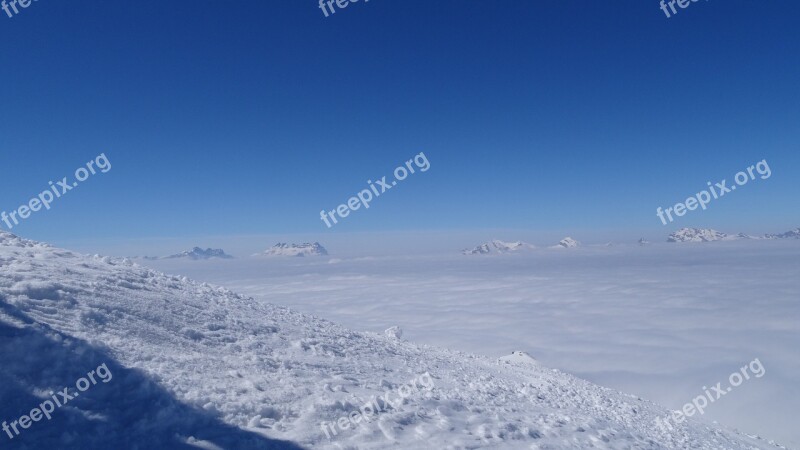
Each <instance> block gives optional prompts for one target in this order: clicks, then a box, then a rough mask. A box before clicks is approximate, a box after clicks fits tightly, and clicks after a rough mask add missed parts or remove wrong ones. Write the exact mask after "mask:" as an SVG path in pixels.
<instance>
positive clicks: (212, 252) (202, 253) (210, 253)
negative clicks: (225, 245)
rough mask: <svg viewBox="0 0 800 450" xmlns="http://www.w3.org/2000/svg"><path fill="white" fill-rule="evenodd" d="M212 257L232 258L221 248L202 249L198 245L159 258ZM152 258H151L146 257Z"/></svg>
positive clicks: (192, 258)
mask: <svg viewBox="0 0 800 450" xmlns="http://www.w3.org/2000/svg"><path fill="white" fill-rule="evenodd" d="M212 258H219V259H232V258H233V256H231V255H229V254H227V253H225V251H224V250H222V249H221V248H207V249H205V250H203V249H202V248H200V247H194V248H193V249H191V250H187V251H185V252H183V253H176V254H174V255H169V256H164V257H163V258H160V259H191V260H200V259H212ZM148 259H152V258H148Z"/></svg>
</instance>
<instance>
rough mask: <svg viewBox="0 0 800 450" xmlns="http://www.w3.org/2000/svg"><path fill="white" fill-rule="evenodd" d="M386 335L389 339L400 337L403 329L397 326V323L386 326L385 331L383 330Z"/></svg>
mask: <svg viewBox="0 0 800 450" xmlns="http://www.w3.org/2000/svg"><path fill="white" fill-rule="evenodd" d="M383 334H385V335H386V337H388V338H391V339H400V338H402V337H403V330H402V329H401V328H400V327H398V326H397V325H395V326H393V327H390V328H387V329H386V331H384V332H383Z"/></svg>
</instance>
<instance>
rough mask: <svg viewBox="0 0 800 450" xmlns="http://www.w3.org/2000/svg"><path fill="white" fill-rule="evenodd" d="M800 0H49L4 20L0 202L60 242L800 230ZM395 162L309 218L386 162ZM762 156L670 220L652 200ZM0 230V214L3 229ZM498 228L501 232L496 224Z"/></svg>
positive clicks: (680, 195) (667, 202) (24, 230)
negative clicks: (405, 170)
mask: <svg viewBox="0 0 800 450" xmlns="http://www.w3.org/2000/svg"><path fill="white" fill-rule="evenodd" d="M798 13H800V4H799V3H797V2H796V1H789V0H778V1H772V2H754V1H739V0H731V1H725V2H722V1H707V2H698V3H692V4H691V5H690V6H689V8H687V9H685V10H681V11H680V12H679V14H677V15H675V16H673V17H671V18H669V19H668V18H666V17H665V15H664V13H663V12H662V11H661V10H660V9H659V5H658V2H657V1H651V0H625V1H614V2H612V1H605V2H598V1H588V0H581V1H577V0H561V1H558V2H545V1H504V2H466V1H463V0H459V1H456V0H439V1H436V2H432V1H392V2H390V1H379V0H372V1H370V2H368V3H365V2H363V1H362V2H359V3H356V4H352V5H350V6H348V7H347V8H346V9H343V10H339V11H338V12H337V13H336V14H334V15H333V16H331V17H328V18H326V17H324V15H323V14H322V12H321V11H320V9H319V8H318V6H317V3H316V2H313V1H310V0H296V1H291V2H288V1H287V2H273V1H263V0H261V1H256V0H243V1H236V2H208V1H201V2H189V1H185V0H176V1H172V2H155V1H140V2H77V1H72V2H57V1H50V0H41V1H38V2H35V3H33V4H32V5H31V6H30V7H28V8H27V9H24V10H22V11H21V12H20V14H18V15H16V16H15V17H13V18H8V17H7V16H6V15H5V14H4V13H2V12H0V42H2V50H0V67H2V68H3V77H2V81H3V85H4V88H3V89H2V97H0V111H2V113H3V118H4V120H2V121H0V136H2V139H1V140H0V171H2V178H0V185H1V186H2V189H0V210H5V211H11V210H13V209H15V208H17V207H18V206H19V205H21V204H23V203H27V201H28V199H30V198H31V197H33V196H35V195H37V194H38V193H39V192H41V191H42V190H44V189H46V188H47V187H48V181H51V180H53V181H56V180H59V179H61V177H63V176H71V175H72V173H73V172H74V171H75V169H76V168H78V167H80V166H82V165H84V164H85V163H86V162H87V161H89V160H91V159H93V158H94V157H95V156H97V155H98V154H100V153H105V154H106V155H107V156H108V159H109V160H110V161H111V163H112V170H111V171H109V172H108V173H105V174H98V175H95V176H93V177H91V178H90V179H89V180H87V181H86V182H84V183H83V184H82V185H81V186H80V187H79V188H77V189H74V190H73V191H71V192H70V193H69V195H67V196H65V197H63V198H61V199H58V200H57V201H56V202H54V204H53V208H52V209H51V210H49V211H41V212H37V213H35V214H33V215H32V216H31V217H30V218H28V219H27V220H25V221H23V223H21V224H20V225H19V226H17V227H15V228H14V229H13V230H12V231H14V232H15V233H18V234H20V235H23V236H26V237H31V238H35V239H41V240H47V241H51V242H56V243H60V242H66V241H70V240H92V239H102V240H104V242H111V241H114V240H117V241H120V240H126V239H147V238H157V237H176V236H181V237H187V236H188V237H191V236H247V235H290V234H302V235H304V236H308V237H309V238H315V239H316V240H321V241H325V240H326V239H334V238H335V239H340V240H341V239H344V237H346V236H350V235H353V236H355V235H358V234H359V233H383V232H387V233H388V232H392V233H398V232H399V233H411V232H415V231H430V232H435V233H445V232H448V231H452V230H457V231H458V232H474V233H475V235H476V236H477V235H479V234H484V235H486V237H487V238H489V237H492V236H489V232H488V231H484V230H521V231H524V233H536V232H542V233H553V234H554V235H558V234H574V233H580V232H582V231H583V232H585V231H586V230H595V231H597V230H605V231H606V232H608V233H609V234H615V235H628V234H629V235H630V236H633V237H637V238H638V236H639V235H646V234H649V235H653V236H661V235H666V233H668V232H669V231H672V230H674V229H675V228H678V227H680V226H703V227H714V228H718V229H722V230H724V231H731V232H738V231H748V232H756V233H763V232H780V231H786V230H787V229H789V228H795V227H797V226H800V220H798V219H799V218H798V215H797V211H798V206H800V204H798V195H797V194H798V183H797V180H798V179H799V178H800V177H798V175H800V173H798V172H799V169H800V164H798V162H800V161H799V160H800V157H798V143H800V126H798V123H800V121H799V120H798V119H800V83H798V80H800V58H798V55H800V35H798V33H797V26H796V18H797V17H798ZM421 151H423V152H425V154H426V155H427V157H428V159H429V161H430V163H431V169H430V170H429V171H427V172H425V173H418V174H416V175H413V176H411V177H409V179H407V180H406V181H404V182H403V183H402V184H401V185H400V186H398V187H397V188H396V189H394V190H392V191H391V192H388V193H386V194H385V195H384V196H382V197H380V198H379V199H377V200H376V201H374V202H373V205H372V207H371V208H370V209H369V210H367V211H365V210H360V211H357V212H354V213H352V214H351V215H350V216H349V217H347V218H346V219H344V220H343V221H341V222H340V224H338V225H336V226H335V227H334V228H332V229H330V230H329V229H327V228H326V227H325V226H324V224H323V223H322V222H321V221H320V219H319V211H320V210H321V209H323V208H324V209H328V210H330V209H334V208H335V207H336V206H337V205H339V204H340V203H344V202H346V201H347V199H348V198H349V197H351V196H353V195H354V194H356V193H357V192H358V191H360V190H362V189H364V188H365V187H366V180H368V179H372V180H374V179H377V178H380V177H381V176H383V175H390V174H391V171H392V170H393V169H394V167H396V166H397V165H400V164H402V163H403V162H404V161H406V160H408V159H410V158H411V157H413V156H414V155H416V154H417V153H419V152H421ZM762 159H767V161H768V162H769V165H770V167H771V169H772V172H773V174H772V177H771V178H770V179H768V180H759V181H755V182H752V183H750V184H748V185H747V186H746V187H744V188H742V189H740V190H738V191H736V192H735V193H733V194H731V195H730V196H726V197H725V198H724V199H720V200H719V201H717V202H714V203H713V204H712V205H711V206H710V207H709V209H708V210H707V211H695V212H692V213H690V214H688V215H687V216H685V217H683V218H681V219H680V220H679V221H677V222H676V223H675V224H674V226H673V225H671V226H668V227H664V226H663V225H662V224H661V222H660V221H659V219H658V218H657V217H656V215H655V210H656V207H658V206H662V207H667V206H671V205H673V204H675V203H677V202H679V201H682V200H685V199H686V198H687V197H688V196H691V195H693V194H694V193H696V192H697V191H699V190H701V189H703V188H704V187H705V186H706V182H707V181H712V182H716V181H719V180H721V179H723V178H727V179H731V178H732V177H733V175H734V174H735V173H736V172H738V171H739V170H742V169H745V168H746V167H747V166H749V165H751V164H755V163H756V162H757V161H760V160H762ZM3 227H4V228H5V226H4V225H3ZM507 237H509V238H513V237H514V236H507Z"/></svg>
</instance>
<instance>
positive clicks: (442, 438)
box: [0, 233, 775, 450]
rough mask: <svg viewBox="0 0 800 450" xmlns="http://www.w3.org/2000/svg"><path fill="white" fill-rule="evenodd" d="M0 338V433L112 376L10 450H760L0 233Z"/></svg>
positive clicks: (562, 386)
mask: <svg viewBox="0 0 800 450" xmlns="http://www.w3.org/2000/svg"><path fill="white" fill-rule="evenodd" d="M398 331H399V329H398ZM392 334H393V335H396V334H397V333H392ZM0 336H2V338H0V355H2V356H3V363H2V364H0V399H2V401H1V402H0V416H1V417H0V420H14V419H15V418H19V417H21V416H22V415H25V414H28V413H29V412H30V411H31V409H32V408H34V407H36V406H37V405H39V404H40V403H42V402H43V401H44V399H46V398H48V397H49V394H48V392H50V391H54V390H60V388H63V387H68V386H75V380H78V379H79V378H80V377H81V376H84V375H86V374H87V373H88V372H89V371H90V370H92V369H94V368H96V367H98V366H100V365H101V364H107V367H108V368H109V370H110V371H111V373H113V379H111V380H109V381H108V383H98V385H96V386H93V387H92V388H91V389H90V390H88V391H86V392H81V395H80V397H77V396H76V398H75V399H74V400H71V401H70V402H69V405H65V407H64V408H60V409H58V410H56V412H54V413H53V416H52V419H51V420H44V419H42V421H40V422H38V423H34V424H33V426H32V427H30V428H28V429H24V430H21V431H22V432H21V434H20V435H18V436H16V437H14V440H13V442H12V444H11V445H12V447H11V448H14V446H17V447H18V448H59V449H105V448H155V449H160V448H171V449H173V448H174V449H189V448H226V449H228V448H236V449H256V448H258V449H270V448H276V449H277V448H280V449H299V448H301V447H300V446H302V447H305V448H309V447H315V448H316V447H319V448H349V449H383V448H388V447H393V448H410V449H427V448H470V449H475V448H550V449H572V448H598V449H612V448H648V449H665V448H694V449H719V448H725V449H734V450H739V449H752V448H764V449H766V448H775V447H774V446H772V445H770V444H769V443H767V442H765V441H763V440H761V439H760V438H756V437H748V436H744V435H740V434H738V433H736V432H734V431H731V430H726V429H722V428H720V427H718V426H716V425H715V426H711V425H706V424H701V423H699V422H695V421H694V420H693V419H689V420H687V421H685V422H683V423H681V424H680V425H676V426H675V429H673V430H666V429H661V428H659V427H658V426H656V422H655V421H656V419H657V418H663V417H666V416H667V414H668V411H666V410H665V409H663V408H661V407H659V406H656V405H654V404H652V403H650V402H647V401H644V400H642V399H639V398H637V397H634V396H629V395H625V394H621V393H619V392H616V391H612V390H609V389H605V388H601V387H599V386H596V385H593V384H591V383H589V382H586V381H583V380H580V379H578V378H576V377H573V376H571V375H568V374H565V373H562V372H559V371H557V370H552V369H547V368H545V367H541V366H540V365H538V364H533V363H531V361H530V359H531V358H530V357H528V356H527V355H525V354H524V353H522V352H515V353H514V354H512V355H511V357H509V358H510V359H508V360H504V361H502V362H498V361H497V360H496V359H492V358H486V357H481V356H476V355H471V354H464V353H459V352H452V351H448V350H443V349H437V348H433V347H427V346H425V347H421V346H417V345H414V344H413V343H409V342H405V341H401V340H398V339H394V338H392V337H391V336H390V337H387V336H385V335H380V334H375V333H360V332H355V331H351V330H348V329H345V328H343V327H341V326H338V325H336V324H333V323H330V322H327V321H325V320H321V319H318V318H316V317H312V316H307V315H303V314H299V313H296V312H294V311H292V310H290V309H288V308H284V307H279V306H275V305H271V304H265V303H260V302H257V301H255V300H253V299H251V298H246V297H243V296H241V295H238V294H235V293H233V292H230V291H228V290H226V289H223V288H219V287H214V286H211V285H208V284H205V283H197V282H194V281H191V280H189V279H187V278H186V277H181V276H168V275H165V274H163V273H160V272H157V271H154V270H151V269H148V268H145V267H141V266H139V265H137V264H135V263H133V262H131V261H130V260H127V259H116V258H108V257H100V256H82V255H77V254H75V253H72V252H69V251H66V250H60V249H56V248H52V247H50V246H47V245H44V244H39V243H35V242H32V241H28V240H24V239H20V238H17V237H16V236H13V235H10V234H8V233H2V234H0ZM73 392H75V391H74V388H73ZM4 436H5V433H3V434H0V439H5V437H4Z"/></svg>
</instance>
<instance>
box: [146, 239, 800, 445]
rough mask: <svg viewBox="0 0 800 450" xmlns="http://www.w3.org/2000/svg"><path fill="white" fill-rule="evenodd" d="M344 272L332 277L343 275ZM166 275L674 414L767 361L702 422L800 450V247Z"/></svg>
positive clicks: (750, 245) (367, 261) (662, 246)
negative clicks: (518, 360)
mask: <svg viewBox="0 0 800 450" xmlns="http://www.w3.org/2000/svg"><path fill="white" fill-rule="evenodd" d="M334 262H335V264H332V263H334ZM157 266H158V268H160V269H163V270H166V271H169V272H173V273H183V274H187V275H190V276H193V277H194V278H196V279H202V280H204V281H209V282H214V283H218V284H221V285H224V286H226V287H228V288H231V289H235V290H236V291H238V292H241V293H243V294H247V295H251V296H254V297H255V298H256V299H258V300H261V301H264V302H271V303H277V304H281V305H285V306H290V307H292V308H295V309H297V310H300V311H302V312H306V313H312V314H317V315H320V316H323V317H326V318H328V319H332V320H335V321H336V322H339V323H342V324H344V325H345V326H348V327H350V328H353V329H356V330H368V331H373V332H376V333H382V332H383V330H385V329H386V328H388V327H390V326H394V325H398V326H400V327H401V328H402V329H403V332H404V337H405V338H406V339H409V340H412V341H414V342H419V343H424V344H431V345H437V346H442V347H447V348H452V349H457V350H463V351H468V352H475V353H480V354H485V355H491V356H495V357H500V356H503V355H507V354H509V353H510V352H511V351H516V350H521V351H526V352H528V353H529V354H531V355H533V356H534V357H535V358H536V359H537V360H539V361H541V362H542V364H544V365H547V366H549V367H557V368H559V369H561V370H565V371H568V372H571V373H573V374H576V375H578V376H580V377H582V378H585V379H588V380H590V381H593V382H596V383H599V384H601V385H604V386H609V387H612V388H614V389H619V390H622V391H625V392H630V393H634V394H637V395H640V396H642V397H644V398H647V399H650V400H654V401H656V402H658V403H660V404H663V405H666V406H668V407H670V408H673V409H678V408H681V407H682V406H683V405H684V404H685V403H686V402H688V401H690V400H691V399H693V398H694V397H696V396H697V395H700V394H701V393H702V387H703V386H711V385H714V384H716V383H717V382H720V381H725V380H726V379H727V376H728V375H729V374H730V373H731V372H733V371H735V370H736V369H737V368H739V367H742V366H743V365H744V364H746V363H747V362H749V361H752V360H753V359H754V358H760V360H761V361H762V362H763V364H764V366H765V367H766V369H767V374H766V375H765V376H764V377H763V378H760V379H758V380H753V381H748V382H747V383H745V385H743V386H740V387H739V388H737V389H736V391H735V393H732V394H730V395H727V396H726V397H725V398H723V399H720V400H719V401H718V402H716V403H714V404H713V405H711V406H710V407H709V408H707V410H706V413H705V415H704V416H702V417H701V418H700V419H701V420H703V421H707V422H709V423H710V421H712V420H718V421H720V422H721V423H725V424H728V425H732V426H736V427H738V428H739V429H740V430H742V431H746V432H748V433H758V434H760V435H763V436H769V437H770V438H772V439H776V440H778V442H780V443H782V444H784V445H788V446H790V447H794V448H800V429H798V427H797V426H796V425H797V420H796V419H795V417H796V411H797V406H798V404H800V388H798V386H797V383H796V378H797V374H798V373H800V352H798V351H797V349H798V348H800V326H799V325H798V320H800V304H799V303H798V298H800V276H798V275H800V242H799V241H797V240H794V239H791V240H781V241H770V240H758V241H748V240H737V241H723V242H713V243H706V244H702V245H676V244H668V243H663V242H662V243H653V244H651V245H646V246H639V245H638V244H637V243H635V240H634V241H632V242H631V244H630V245H618V246H613V247H604V246H603V247H600V246H598V247H594V246H586V247H580V248H577V249H572V250H570V251H551V250H549V249H545V248H541V249H538V250H535V251H531V252H525V253H523V254H507V255H498V256H497V257H494V258H465V257H463V256H460V255H452V256H446V255H444V256H440V257H418V256H414V257H370V258H352V259H342V258H340V259H336V260H330V259H325V258H323V259H320V260H307V261H302V260H294V259H292V260H280V261H278V260H275V261H268V260H237V261H229V262H223V261H220V262H218V263H212V262H208V263H206V262H200V263H197V264H180V263H177V262H176V263H174V264H173V263H167V262H158V264H157Z"/></svg>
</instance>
